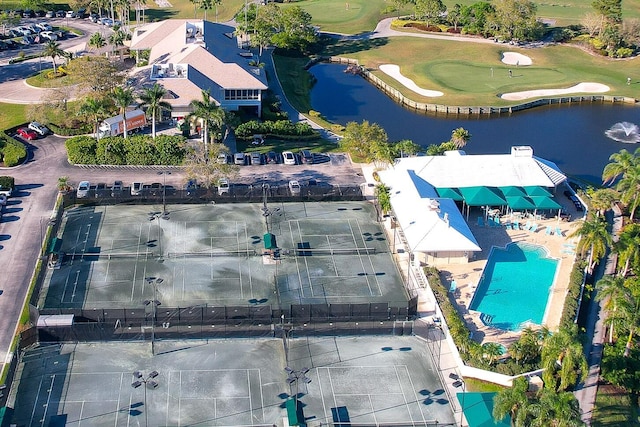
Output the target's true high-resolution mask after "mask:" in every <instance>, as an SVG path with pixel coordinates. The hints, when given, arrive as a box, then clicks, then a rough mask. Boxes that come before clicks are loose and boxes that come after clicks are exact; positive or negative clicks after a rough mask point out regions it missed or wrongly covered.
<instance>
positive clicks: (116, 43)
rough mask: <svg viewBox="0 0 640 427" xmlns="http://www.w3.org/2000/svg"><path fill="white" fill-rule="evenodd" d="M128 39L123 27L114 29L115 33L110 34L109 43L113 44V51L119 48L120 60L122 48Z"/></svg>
mask: <svg viewBox="0 0 640 427" xmlns="http://www.w3.org/2000/svg"><path fill="white" fill-rule="evenodd" d="M126 39H127V34H126V33H125V32H124V31H122V30H121V29H118V30H116V31H114V32H113V34H111V35H110V36H109V43H110V44H111V45H112V46H113V50H112V51H115V50H118V52H119V55H120V60H122V49H120V48H121V47H123V46H124V42H125V40H126Z"/></svg>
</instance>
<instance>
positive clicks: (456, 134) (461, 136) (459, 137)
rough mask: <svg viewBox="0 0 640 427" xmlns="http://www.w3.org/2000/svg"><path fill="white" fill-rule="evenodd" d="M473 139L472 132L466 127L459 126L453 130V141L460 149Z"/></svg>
mask: <svg viewBox="0 0 640 427" xmlns="http://www.w3.org/2000/svg"><path fill="white" fill-rule="evenodd" d="M470 139H471V134H470V133H469V131H468V130H466V129H465V128H457V129H454V130H453V132H451V142H453V145H455V147H456V148H457V149H458V150H460V149H462V148H464V146H465V145H467V142H469V140H470Z"/></svg>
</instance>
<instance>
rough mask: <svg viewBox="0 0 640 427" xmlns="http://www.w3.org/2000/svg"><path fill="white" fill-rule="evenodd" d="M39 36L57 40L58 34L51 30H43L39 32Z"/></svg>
mask: <svg viewBox="0 0 640 427" xmlns="http://www.w3.org/2000/svg"><path fill="white" fill-rule="evenodd" d="M40 38H42V39H44V40H52V41H56V40H58V36H57V35H56V34H55V33H54V32H53V31H43V32H41V33H40Z"/></svg>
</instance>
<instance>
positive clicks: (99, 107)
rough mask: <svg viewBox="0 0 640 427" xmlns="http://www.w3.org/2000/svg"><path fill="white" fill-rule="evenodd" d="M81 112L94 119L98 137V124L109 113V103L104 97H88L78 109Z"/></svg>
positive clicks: (94, 129) (94, 130) (95, 131)
mask: <svg viewBox="0 0 640 427" xmlns="http://www.w3.org/2000/svg"><path fill="white" fill-rule="evenodd" d="M78 112H79V114H82V115H86V116H90V117H91V118H92V121H93V133H94V134H95V135H96V138H97V137H98V126H99V124H100V121H102V120H103V119H104V118H105V117H107V116H108V114H109V104H108V103H107V101H106V100H105V99H103V98H87V99H85V101H84V103H83V104H82V106H81V107H80V110H79V111H78Z"/></svg>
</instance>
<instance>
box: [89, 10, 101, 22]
mask: <svg viewBox="0 0 640 427" xmlns="http://www.w3.org/2000/svg"><path fill="white" fill-rule="evenodd" d="M89 20H90V21H91V22H93V23H94V24H95V23H97V22H98V21H99V20H100V17H99V16H98V14H97V13H92V14H91V15H89Z"/></svg>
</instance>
